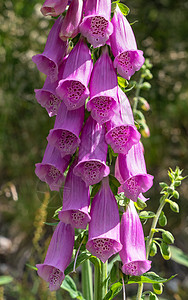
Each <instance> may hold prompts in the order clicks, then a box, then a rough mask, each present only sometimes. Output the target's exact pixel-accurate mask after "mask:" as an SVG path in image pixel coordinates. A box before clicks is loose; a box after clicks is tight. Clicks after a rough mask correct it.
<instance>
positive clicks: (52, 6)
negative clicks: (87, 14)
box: [41, 0, 68, 17]
mask: <svg viewBox="0 0 188 300" xmlns="http://www.w3.org/2000/svg"><path fill="white" fill-rule="evenodd" d="M67 4H68V0H46V1H45V2H44V4H43V6H42V7H41V13H42V14H43V15H44V16H52V17H57V16H59V15H60V14H62V13H63V12H64V10H65V9H66V6H67Z"/></svg>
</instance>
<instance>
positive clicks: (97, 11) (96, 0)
mask: <svg viewBox="0 0 188 300" xmlns="http://www.w3.org/2000/svg"><path fill="white" fill-rule="evenodd" d="M84 12H85V14H84V19H83V22H82V23H81V24H80V32H81V33H82V35H83V36H85V37H86V38H87V40H88V42H89V43H90V44H92V45H93V47H94V48H97V47H100V46H104V45H105V43H106V41H107V40H108V38H109V36H110V35H111V34H112V32H113V26H112V23H111V22H110V15H111V1H110V0H87V1H86V5H85V10H84Z"/></svg>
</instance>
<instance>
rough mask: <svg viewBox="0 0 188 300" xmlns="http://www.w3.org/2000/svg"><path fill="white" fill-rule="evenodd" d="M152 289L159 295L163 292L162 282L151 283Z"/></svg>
mask: <svg viewBox="0 0 188 300" xmlns="http://www.w3.org/2000/svg"><path fill="white" fill-rule="evenodd" d="M153 291H154V292H155V293H156V294H158V295H161V294H162V293H163V284H162V283H153Z"/></svg>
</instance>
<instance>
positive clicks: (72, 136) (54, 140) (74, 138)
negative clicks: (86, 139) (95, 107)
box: [47, 102, 85, 157]
mask: <svg viewBox="0 0 188 300" xmlns="http://www.w3.org/2000/svg"><path fill="white" fill-rule="evenodd" d="M84 112H85V110H84V106H82V107H80V108H78V109H76V110H73V111H70V110H67V107H66V105H65V104H64V103H63V102H62V103H61V106H60V108H59V110H58V113H57V116H56V120H55V124H54V128H53V129H51V130H50V133H49V135H48V137H47V140H48V142H49V143H50V144H51V145H52V146H54V147H56V148H57V149H58V150H59V151H60V152H61V156H62V157H63V156H65V155H68V154H73V153H74V152H75V151H76V148H77V147H78V146H79V144H80V138H79V134H80V131H81V129H82V125H83V122H84Z"/></svg>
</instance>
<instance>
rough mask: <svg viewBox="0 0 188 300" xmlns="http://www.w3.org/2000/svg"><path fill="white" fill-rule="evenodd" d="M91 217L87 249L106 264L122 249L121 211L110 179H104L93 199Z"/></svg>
mask: <svg viewBox="0 0 188 300" xmlns="http://www.w3.org/2000/svg"><path fill="white" fill-rule="evenodd" d="M90 216H91V222H90V223H89V236H88V242H87V244H86V248H87V249H88V250H89V251H90V252H91V253H92V254H93V255H95V256H97V257H98V258H100V259H101V260H102V262H103V263H105V262H106V260H107V259H108V258H109V257H111V256H112V255H113V254H115V253H117V252H119V251H120V250H121V249H122V245H121V242H120V222H119V211H118V206H117V202H116V199H115V196H114V195H113V193H112V191H111V189H110V186H109V179H108V177H105V178H103V180H102V185H101V188H100V190H99V191H98V193H97V194H96V195H95V197H94V199H93V202H92V205H91V212H90Z"/></svg>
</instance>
